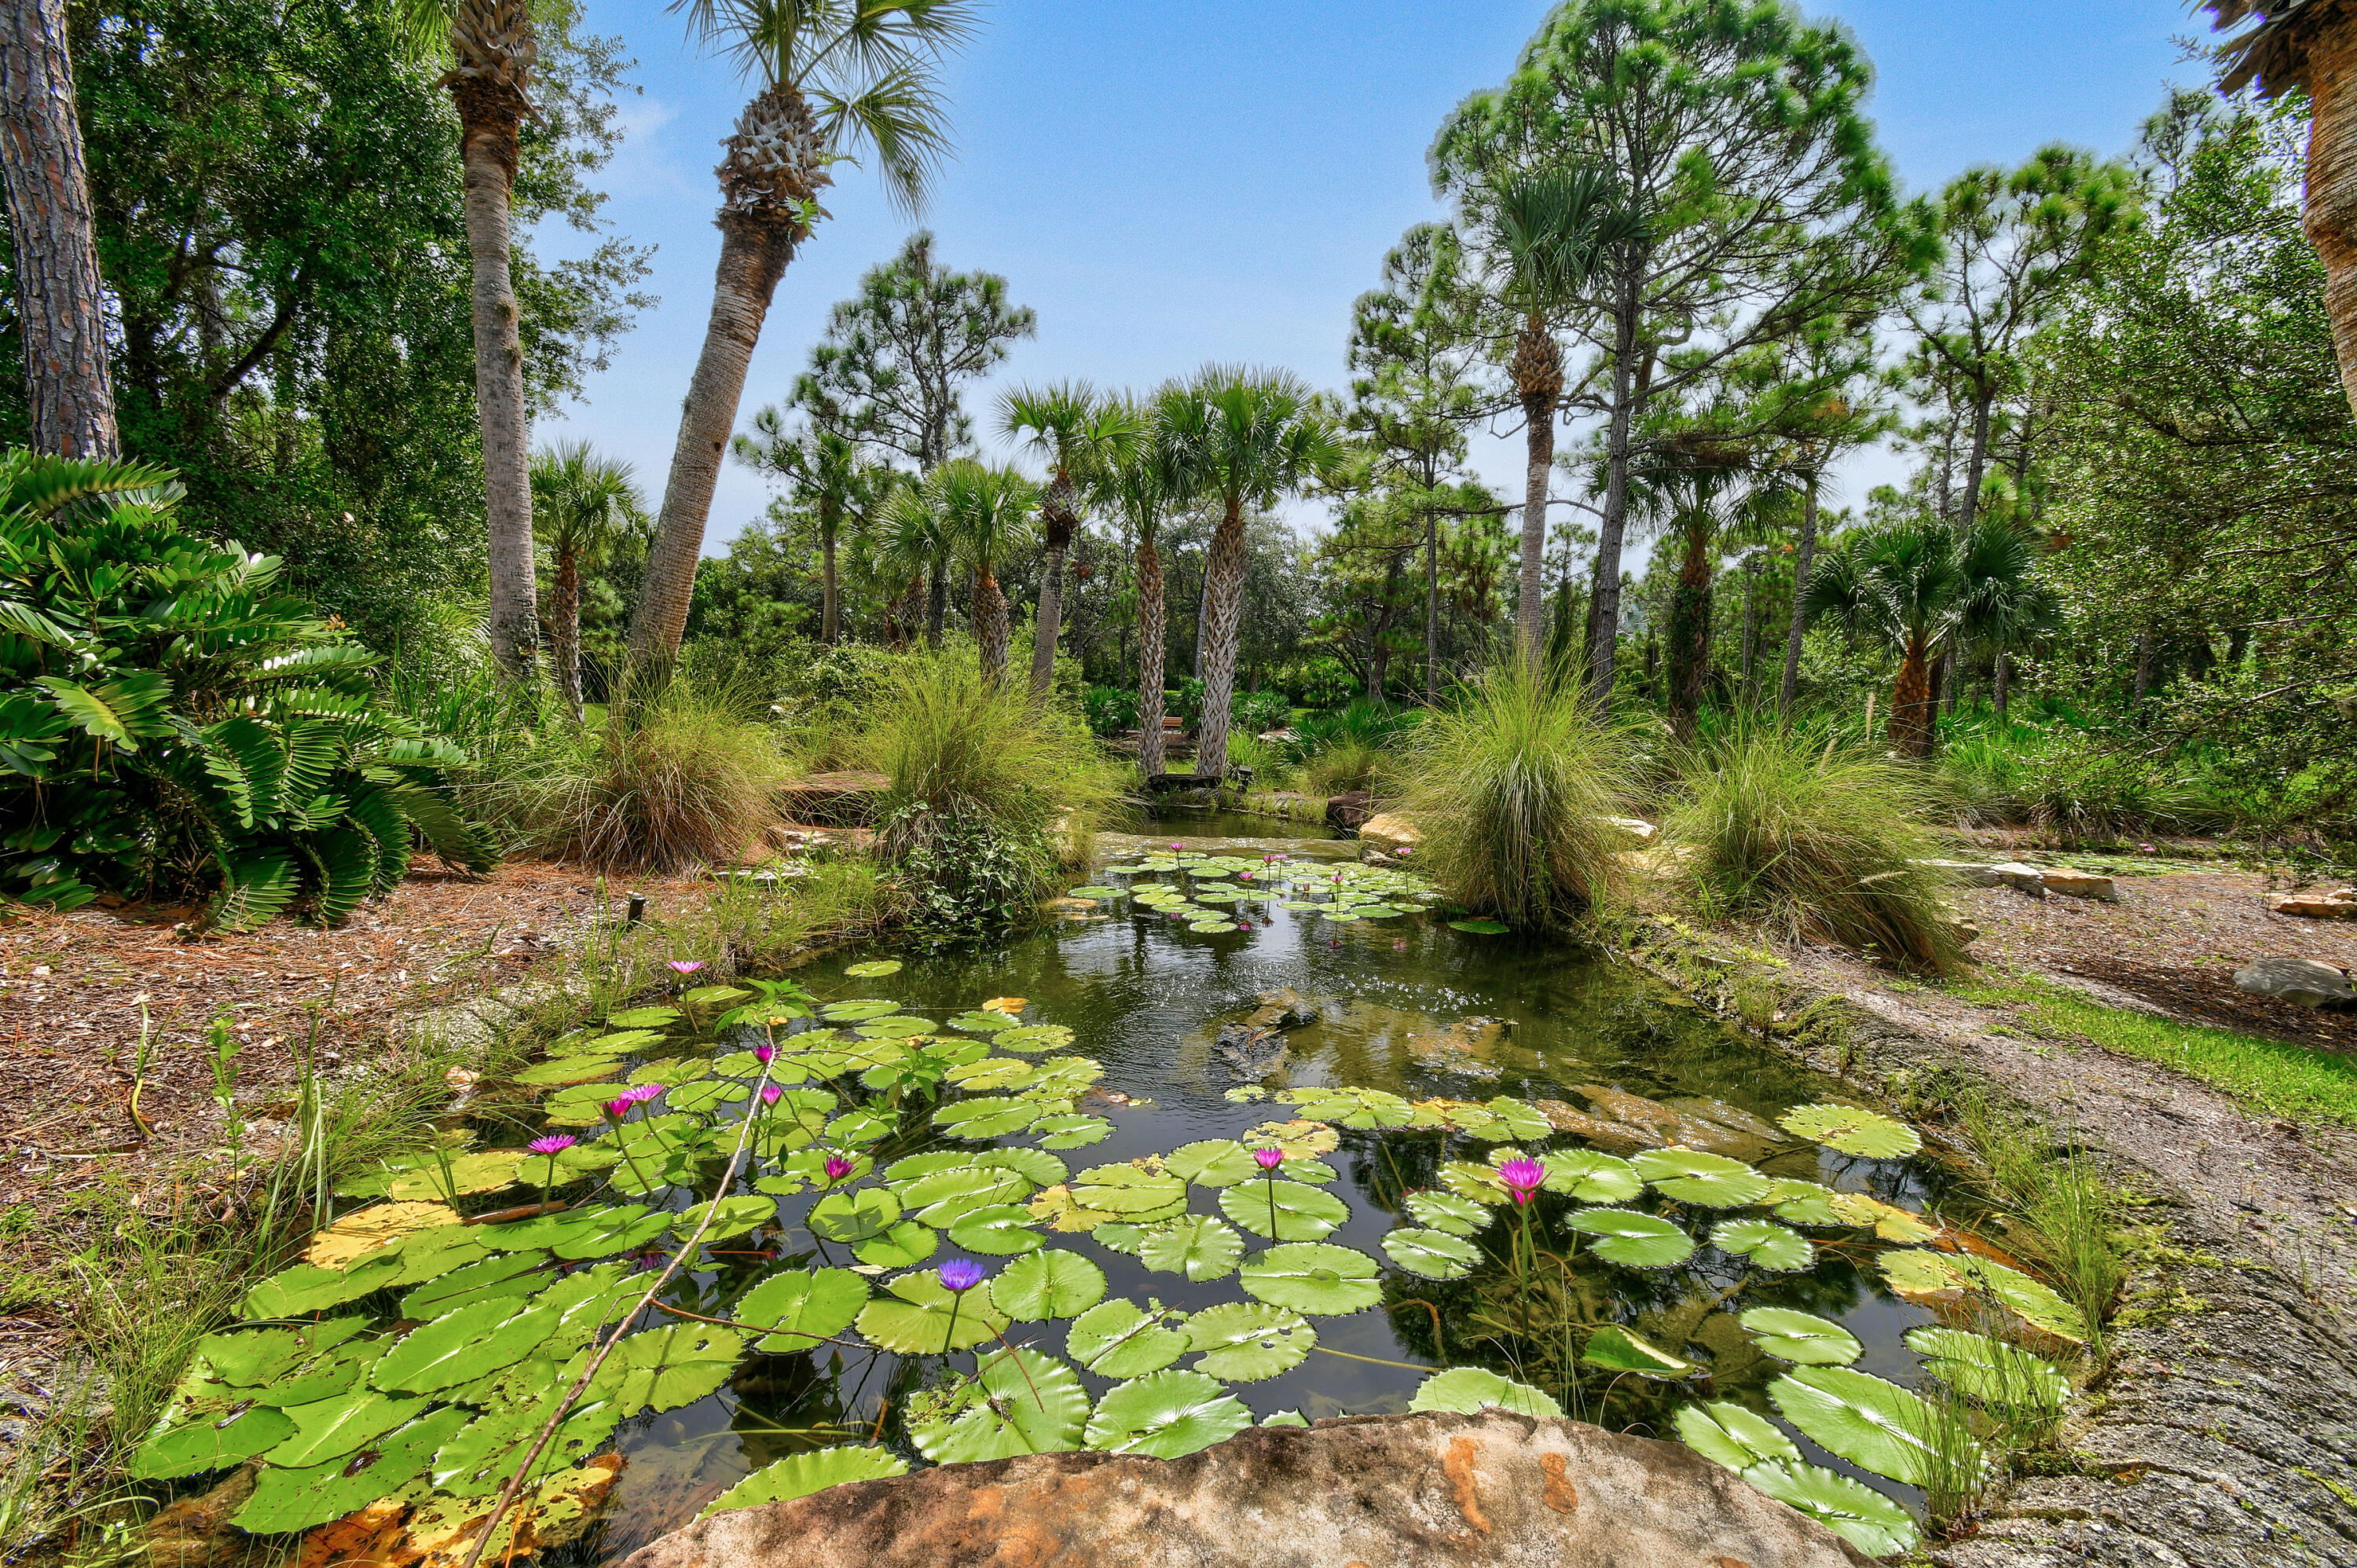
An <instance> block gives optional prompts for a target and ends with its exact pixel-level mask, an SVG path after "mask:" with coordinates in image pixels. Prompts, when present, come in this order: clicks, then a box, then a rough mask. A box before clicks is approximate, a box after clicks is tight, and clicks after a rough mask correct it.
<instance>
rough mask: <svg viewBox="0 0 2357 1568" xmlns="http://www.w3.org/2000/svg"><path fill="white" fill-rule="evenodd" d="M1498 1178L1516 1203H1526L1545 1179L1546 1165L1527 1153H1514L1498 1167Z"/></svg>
mask: <svg viewBox="0 0 2357 1568" xmlns="http://www.w3.org/2000/svg"><path fill="white" fill-rule="evenodd" d="M1498 1179H1499V1180H1500V1181H1502V1182H1504V1183H1505V1184H1506V1190H1507V1191H1508V1192H1510V1193H1512V1194H1513V1195H1514V1201H1515V1202H1516V1203H1518V1204H1521V1203H1528V1202H1530V1200H1531V1198H1532V1197H1534V1195H1535V1194H1536V1193H1537V1192H1538V1190H1539V1184H1540V1183H1541V1182H1544V1180H1546V1166H1545V1165H1544V1164H1542V1163H1541V1162H1539V1161H1537V1160H1534V1159H1533V1158H1531V1157H1530V1156H1529V1155H1515V1156H1514V1157H1513V1158H1512V1159H1511V1160H1508V1161H1507V1162H1506V1163H1505V1164H1503V1165H1500V1166H1499V1167H1498Z"/></svg>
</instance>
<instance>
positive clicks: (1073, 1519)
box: [623, 1410, 1871, 1568]
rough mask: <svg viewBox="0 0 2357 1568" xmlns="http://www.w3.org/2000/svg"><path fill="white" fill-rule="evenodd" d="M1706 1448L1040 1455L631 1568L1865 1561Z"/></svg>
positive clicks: (1519, 1425) (1318, 1440)
mask: <svg viewBox="0 0 2357 1568" xmlns="http://www.w3.org/2000/svg"><path fill="white" fill-rule="evenodd" d="M1870 1561H1871V1560H1870V1559H1868V1558H1867V1557H1864V1556H1862V1555H1860V1554H1859V1553H1858V1552H1856V1551H1854V1550H1853V1549H1852V1548H1851V1547H1850V1546H1849V1545H1848V1543H1847V1542H1846V1541H1843V1540H1842V1539H1841V1538H1840V1537H1838V1536H1836V1535H1835V1534H1834V1533H1833V1532H1832V1531H1831V1530H1826V1529H1825V1528H1824V1526H1823V1525H1820V1524H1817V1523H1815V1522H1814V1521H1813V1520H1808V1519H1804V1518H1803V1517H1802V1516H1801V1515H1800V1514H1798V1513H1795V1512H1794V1511H1793V1510H1792V1509H1789V1508H1786V1507H1785V1506H1784V1505H1783V1504H1781V1503H1779V1502H1775V1501H1772V1500H1770V1498H1767V1497H1765V1496H1763V1495H1762V1494H1760V1493H1759V1492H1756V1491H1754V1490H1752V1489H1751V1487H1748V1486H1746V1485H1745V1484H1744V1483H1743V1482H1742V1481H1741V1480H1740V1479H1739V1478H1738V1477H1736V1476H1735V1474H1734V1473H1733V1472H1732V1471H1729V1470H1726V1469H1723V1468H1721V1467H1720V1466H1717V1465H1714V1464H1712V1463H1710V1462H1709V1461H1708V1460H1706V1459H1705V1458H1703V1457H1702V1456H1701V1455H1697V1454H1695V1453H1694V1452H1693V1451H1692V1450H1690V1449H1687V1448H1684V1447H1683V1446H1680V1445H1679V1444H1673V1443H1659V1442H1655V1441H1653V1440H1652V1439H1651V1438H1643V1437H1624V1436H1618V1435H1615V1434H1611V1433H1608V1432H1606V1431H1604V1430H1603V1429H1602V1428H1600V1427H1595V1426H1588V1425H1586V1424H1583V1423H1578V1422H1572V1421H1532V1420H1529V1419H1527V1418H1525V1417H1523V1416H1518V1415H1510V1414H1507V1413H1506V1412H1502V1411H1495V1410H1492V1411H1484V1412H1481V1413H1480V1414H1479V1415H1412V1416H1354V1417H1351V1418H1349V1419H1346V1420H1340V1421H1321V1422H1319V1423H1318V1424H1317V1425H1316V1426H1313V1427H1309V1428H1306V1429H1305V1428H1298V1427H1266V1426H1261V1427H1254V1428H1252V1429H1251V1430H1249V1431H1246V1432H1244V1433H1242V1434H1238V1435H1237V1436H1235V1437H1233V1438H1231V1439H1230V1440H1229V1441H1227V1442H1225V1443H1222V1444H1217V1445H1215V1446H1213V1447H1211V1448H1208V1449H1205V1450H1204V1451H1203V1452H1201V1453H1200V1454H1190V1455H1188V1456H1187V1457H1185V1458H1183V1459H1169V1460H1163V1459H1142V1458H1134V1457H1129V1456H1125V1455H1111V1454H1036V1455H1028V1456H1027V1457H1024V1458H1020V1459H1000V1460H994V1461H991V1462H989V1463H986V1464H980V1465H944V1466H937V1467H935V1468H933V1469H930V1470H922V1471H919V1472H917V1473H916V1474H914V1475H909V1476H899V1477H890V1478H888V1479H885V1480H878V1481H859V1482H854V1483H851V1484H849V1485H845V1486H839V1487H829V1488H828V1489H826V1490H825V1491H823V1492H818V1493H815V1494H813V1496H810V1497H807V1498H796V1499H795V1500H793V1501H791V1502H784V1503H772V1504H770V1505H768V1506H767V1507H763V1508H756V1509H738V1510H737V1511H735V1512H731V1513H724V1514H716V1515H715V1516H713V1517H712V1518H710V1519H707V1520H698V1521H697V1522H696V1523H694V1524H692V1525H690V1526H688V1527H687V1528H686V1529H684V1530H676V1531H674V1532H673V1533H672V1534H670V1535H667V1536H664V1537H663V1538H662V1539H661V1540H659V1541H654V1542H652V1543H651V1544H650V1545H648V1546H646V1547H644V1548H642V1549H640V1551H639V1552H636V1553H634V1554H633V1555H632V1556H631V1557H630V1558H629V1560H628V1561H627V1562H626V1563H624V1565H623V1568H985V1565H987V1568H1170V1565H1172V1564H1178V1563H1184V1564H1186V1565H1187V1568H1458V1565H1460V1564H1462V1565H1480V1568H1491V1565H1493V1564H1494V1565H1498V1568H1508V1565H1511V1568H1543V1565H1544V1568H1673V1565H1674V1568H1857V1565H1859V1564H1863V1563H1868V1562H1870Z"/></svg>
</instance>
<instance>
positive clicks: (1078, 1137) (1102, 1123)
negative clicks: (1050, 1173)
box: [1031, 1112, 1113, 1149]
mask: <svg viewBox="0 0 2357 1568" xmlns="http://www.w3.org/2000/svg"><path fill="white" fill-rule="evenodd" d="M1031 1131H1033V1132H1034V1133H1039V1134H1040V1137H1039V1146H1040V1147H1041V1148H1043V1149H1080V1148H1085V1147H1087V1146H1088V1145H1089V1144H1099V1143H1103V1141H1104V1140H1105V1139H1107V1138H1109V1137H1111V1136H1112V1135H1113V1123H1112V1122H1108V1121H1106V1120H1105V1119H1104V1118H1103V1117H1102V1116H1089V1115H1083V1114H1075V1113H1072V1112H1065V1113H1063V1114H1060V1115H1056V1116H1042V1117H1041V1118H1039V1120H1038V1121H1037V1122H1033V1123H1031Z"/></svg>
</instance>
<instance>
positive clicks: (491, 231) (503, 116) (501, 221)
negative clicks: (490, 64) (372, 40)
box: [452, 81, 734, 680]
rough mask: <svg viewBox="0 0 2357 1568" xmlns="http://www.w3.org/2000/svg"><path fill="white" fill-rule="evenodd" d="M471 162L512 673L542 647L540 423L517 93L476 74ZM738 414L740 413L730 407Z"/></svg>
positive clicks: (479, 359)
mask: <svg viewBox="0 0 2357 1568" xmlns="http://www.w3.org/2000/svg"><path fill="white" fill-rule="evenodd" d="M452 92H453V95H454V96H455V97H456V98H457V102H458V113H459V119H460V124H461V127H462V129H461V130H460V133H459V137H460V140H459V147H460V156H461V162H462V163H463V165H464V166H465V169H466V181H467V185H466V218H467V252H468V256H469V257H470V258H471V259H472V261H473V263H474V294H473V299H472V306H473V315H474V328H475V410H476V415H477V417H478V419H479V421H480V422H481V424H482V430H483V504H484V511H485V515H486V517H487V518H488V520H489V527H490V571H491V658H492V660H493V661H494V662H496V663H497V664H498V665H499V667H500V670H501V671H504V672H505V673H506V674H507V675H508V677H509V678H510V679H511V680H515V679H522V677H524V676H527V675H529V674H530V673H531V671H532V662H533V653H534V651H535V650H537V649H538V647H539V645H540V622H539V612H538V610H537V608H536V607H535V605H534V600H535V597H536V596H535V595H534V593H533V548H532V427H531V424H530V423H529V421H528V420H527V419H526V417H525V414H524V407H523V339H522V334H521V331H520V324H519V317H518V315H517V311H516V297H515V283H514V280H513V278H512V276H511V272H510V265H509V263H510V257H511V244H510V235H509V214H510V211H511V201H510V199H511V194H512V191H513V188H514V185H515V170H516V126H517V124H519V121H520V111H519V105H518V101H517V100H516V98H515V97H514V96H513V95H512V94H509V93H503V92H501V91H500V90H499V89H498V88H496V87H492V86H490V85H487V84H483V83H479V82H473V81H459V82H457V83H455V84H454V85H453V88H452ZM731 417H732V419H733V417H734V413H733V411H732V413H731Z"/></svg>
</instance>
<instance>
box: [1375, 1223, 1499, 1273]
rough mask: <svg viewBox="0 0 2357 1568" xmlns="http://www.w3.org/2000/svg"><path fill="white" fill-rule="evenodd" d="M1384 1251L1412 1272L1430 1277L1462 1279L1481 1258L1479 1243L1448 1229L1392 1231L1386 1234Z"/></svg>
mask: <svg viewBox="0 0 2357 1568" xmlns="http://www.w3.org/2000/svg"><path fill="white" fill-rule="evenodd" d="M1383 1252H1384V1254H1385V1255H1386V1256H1388V1257H1389V1258H1390V1259H1391V1261H1392V1262H1394V1263H1397V1264H1398V1265H1399V1266H1400V1267H1401V1268H1403V1269H1405V1270H1406V1271H1407V1272H1408V1273H1412V1274H1422V1275H1423V1276H1424V1277H1425V1278H1426V1279H1428V1280H1454V1279H1461V1278H1463V1277H1464V1276H1465V1275H1467V1274H1469V1273H1472V1272H1473V1265H1474V1264H1475V1263H1478V1262H1480V1261H1481V1250H1480V1248H1479V1247H1476V1246H1475V1245H1473V1243H1472V1242H1470V1241H1468V1240H1465V1239H1464V1238H1463V1237H1461V1236H1451V1235H1449V1234H1448V1232H1447V1231H1445V1230H1394V1231H1391V1232H1390V1233H1388V1234H1387V1235H1385V1236H1384V1237H1383Z"/></svg>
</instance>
